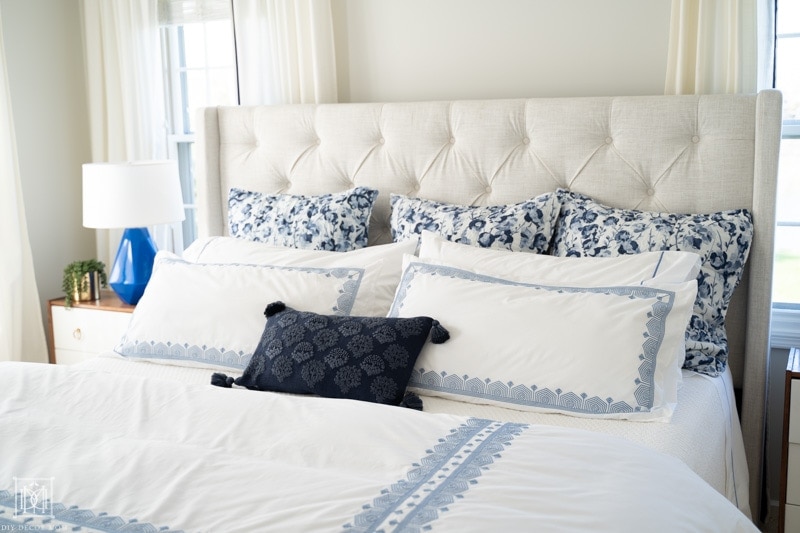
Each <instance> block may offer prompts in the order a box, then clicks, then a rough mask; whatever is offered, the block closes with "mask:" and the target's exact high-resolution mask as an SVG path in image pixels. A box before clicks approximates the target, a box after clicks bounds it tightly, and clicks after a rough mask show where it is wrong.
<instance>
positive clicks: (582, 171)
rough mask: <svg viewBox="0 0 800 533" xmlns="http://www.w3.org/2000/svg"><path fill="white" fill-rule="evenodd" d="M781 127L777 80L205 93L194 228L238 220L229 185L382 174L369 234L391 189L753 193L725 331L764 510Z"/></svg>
mask: <svg viewBox="0 0 800 533" xmlns="http://www.w3.org/2000/svg"><path fill="white" fill-rule="evenodd" d="M780 128H781V95H780V93H778V92H776V91H764V92H761V93H759V94H758V95H709V96H644V97H599V98H552V99H551V98H546V99H545V98H535V99H519V100H468V101H452V102H414V103H386V104H381V103H374V104H373V103H368V104H322V105H284V106H256V107H220V108H208V109H204V110H203V112H202V116H201V120H200V124H199V128H198V137H197V138H198V150H199V151H198V157H197V161H196V166H197V168H196V174H197V180H198V182H197V200H198V220H199V230H200V234H201V235H203V236H206V235H224V234H226V233H227V218H226V217H227V213H226V208H227V194H228V190H229V188H230V187H232V186H236V187H240V188H244V189H249V190H254V191H261V192H266V193H294V194H322V193H327V192H336V191H341V190H345V189H348V188H351V187H353V186H354V185H366V186H369V187H372V188H376V189H378V190H379V191H380V195H379V198H378V204H377V206H376V208H375V211H374V214H373V220H372V222H371V226H370V242H371V243H373V244H376V243H384V242H389V241H390V240H391V235H390V232H389V193H400V194H405V195H409V196H419V197H423V198H430V199H434V200H438V201H442V202H449V203H457V204H473V205H494V204H505V203H513V202H518V201H521V200H524V199H527V198H529V197H531V196H535V195H537V194H540V193H543V192H546V191H552V190H555V189H556V188H558V187H563V188H569V189H571V190H573V191H576V192H580V193H584V194H587V195H589V196H591V197H593V198H595V199H596V200H598V201H600V202H603V203H605V204H608V205H612V206H615V207H624V208H635V209H642V210H650V211H668V212H678V213H698V212H713V211H719V210H723V209H732V208H740V207H746V208H749V209H751V210H752V213H753V217H754V221H755V238H754V243H753V247H752V250H751V253H750V258H749V261H748V267H747V270H746V274H745V278H744V279H743V281H742V284H741V285H740V287H739V289H738V290H737V292H736V294H735V295H734V300H733V302H732V304H731V307H730V310H729V314H728V336H729V344H730V366H731V370H732V373H733V377H734V384H735V386H736V387H737V388H740V389H741V390H742V407H741V418H742V428H743V432H744V438H745V447H746V452H747V457H748V463H749V467H750V479H751V487H753V490H752V491H751V507H752V508H753V509H758V494H759V492H758V491H759V487H760V483H758V482H755V481H754V480H760V479H761V463H762V459H763V455H762V454H763V438H764V413H765V390H766V375H767V374H766V371H767V363H768V357H769V346H768V344H769V317H770V307H771V282H772V255H773V230H774V223H775V220H774V217H775V211H774V210H775V185H776V180H777V158H778V147H779V142H780Z"/></svg>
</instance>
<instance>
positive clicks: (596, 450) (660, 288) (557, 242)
mask: <svg viewBox="0 0 800 533" xmlns="http://www.w3.org/2000/svg"><path fill="white" fill-rule="evenodd" d="M780 108H781V98H780V94H779V93H777V92H775V91H765V92H762V93H759V94H758V95H718V96H717V95H715V96H651V97H614V98H612V97H602V98H561V99H520V100H473V101H453V102H415V103H386V104H327V105H291V106H257V107H221V108H209V109H205V110H203V113H202V115H201V117H200V118H201V120H200V126H199V129H198V143H197V146H196V154H197V157H196V168H195V170H196V174H197V187H198V198H197V205H198V224H199V229H200V238H199V239H198V240H197V241H196V242H195V243H193V244H192V245H191V246H190V247H189V248H188V249H187V250H186V252H185V253H184V254H183V255H182V256H180V257H179V256H176V255H173V254H169V253H166V252H160V253H159V256H158V257H157V259H156V265H155V269H154V273H153V277H152V279H151V282H150V284H149V285H148V288H147V290H146V292H145V295H144V296H143V298H142V300H141V301H140V303H139V305H138V306H137V308H136V310H135V311H134V313H133V318H132V320H131V324H130V326H129V328H128V331H127V332H126V334H125V336H124V337H123V338H122V339H120V343H119V345H118V346H116V347H114V350H113V351H111V350H110V351H109V353H107V354H103V355H102V356H100V357H98V358H96V359H94V360H92V361H89V362H86V363H83V364H80V365H76V366H72V367H63V366H52V365H51V366H43V365H34V364H24V363H3V364H1V365H0V391H2V392H0V455H1V456H2V457H3V458H4V460H3V461H2V462H0V526H6V525H9V527H11V525H14V524H27V526H28V527H31V528H40V529H47V528H51V529H54V528H56V526H58V527H78V526H79V527H81V528H83V529H81V530H85V531H93V530H98V531H158V530H163V531H212V532H217V531H225V532H233V531H243V532H244V531H331V530H352V531H393V530H394V531H419V530H433V531H487V530H492V531H527V530H531V529H537V530H544V531H551V530H553V531H555V530H558V531H633V530H640V529H642V528H645V527H646V528H648V529H651V530H654V531H754V530H756V529H755V526H754V525H753V518H756V521H757V519H758V509H759V502H760V494H761V486H762V481H761V480H762V465H763V439H764V413H765V390H766V386H765V383H766V368H767V359H768V338H769V316H770V304H771V302H770V292H771V291H770V285H771V273H772V253H773V246H772V240H773V226H774V203H775V183H776V175H777V151H778V145H779V138H780ZM734 289H735V292H734ZM737 396H738V398H739V403H738V405H739V407H737V400H736V397H737ZM35 490H49V491H51V492H49V493H47V495H46V497H41V498H40V499H39V500H36V501H38V502H39V505H32V504H31V501H32V500H31V498H33V496H31V495H32V494H34V493H35ZM35 494H39V495H43V494H44V493H43V492H38V493H35ZM34 499H35V498H34ZM20 502H21V503H20ZM42 502H45V504H42ZM15 527H16V526H15ZM19 527H23V526H19Z"/></svg>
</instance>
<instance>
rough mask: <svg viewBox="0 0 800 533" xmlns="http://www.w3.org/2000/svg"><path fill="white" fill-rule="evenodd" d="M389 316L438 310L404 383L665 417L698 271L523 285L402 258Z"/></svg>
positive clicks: (447, 392) (505, 401)
mask: <svg viewBox="0 0 800 533" xmlns="http://www.w3.org/2000/svg"><path fill="white" fill-rule="evenodd" d="M405 263H406V268H405V269H404V273H403V277H402V279H401V282H400V285H399V287H398V290H397V295H396V297H395V301H394V303H393V305H392V309H391V311H390V313H389V316H399V317H408V316H417V315H427V316H437V317H440V320H441V322H442V324H443V325H445V327H447V329H448V330H449V332H450V340H449V341H448V342H447V343H445V344H442V345H429V346H426V347H425V348H424V349H423V351H422V353H421V354H420V357H419V359H418V360H417V364H416V367H415V369H414V372H413V373H412V377H411V381H410V382H409V388H410V389H411V390H414V391H416V392H418V393H421V394H427V395H433V396H442V397H446V398H452V399H456V400H460V401H466V402H473V403H483V404H493V405H500V406H503V407H509V408H514V409H520V410H530V411H543V412H560V413H564V414H568V415H574V416H585V417H603V418H619V419H630V420H668V419H669V418H670V416H671V415H672V412H673V410H674V406H675V399H676V398H677V387H678V378H679V376H680V365H681V364H682V362H683V359H682V358H681V357H680V355H681V354H682V351H683V343H684V332H685V330H686V324H687V322H688V320H689V317H690V316H691V312H692V304H693V302H694V298H695V294H696V290H697V289H696V287H697V284H696V281H694V280H692V281H687V282H684V283H671V284H667V285H666V287H668V288H661V287H650V286H641V285H638V284H633V285H614V286H607V287H602V286H597V285H587V286H583V287H581V286H576V284H574V283H571V284H569V285H568V286H556V285H544V284H535V283H524V282H519V281H513V280H508V279H502V278H496V277H491V276H486V275H483V274H477V273H475V272H471V271H468V270H464V269H459V268H455V267H451V266H446V265H440V264H434V263H426V262H424V261H423V260H420V259H417V258H414V257H413V256H407V257H406V260H405Z"/></svg>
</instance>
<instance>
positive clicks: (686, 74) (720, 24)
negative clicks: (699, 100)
mask: <svg viewBox="0 0 800 533" xmlns="http://www.w3.org/2000/svg"><path fill="white" fill-rule="evenodd" d="M757 1H758V0H672V14H671V17H670V36H669V52H668V59H667V76H666V83H665V87H664V92H665V94H713V93H752V92H755V91H756V89H757V80H758V72H757V70H758V66H757V65H758V58H759V50H758V48H759V47H758V34H759V32H758V24H759V21H758V17H757V5H756V4H757Z"/></svg>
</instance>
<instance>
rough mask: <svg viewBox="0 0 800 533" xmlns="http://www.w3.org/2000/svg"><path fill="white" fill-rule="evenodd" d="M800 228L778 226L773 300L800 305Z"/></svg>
mask: <svg viewBox="0 0 800 533" xmlns="http://www.w3.org/2000/svg"><path fill="white" fill-rule="evenodd" d="M798 243H800V226H778V228H777V229H776V232H775V279H774V281H773V284H772V299H773V300H774V301H776V302H781V303H796V304H797V303H800V248H799V247H798Z"/></svg>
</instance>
